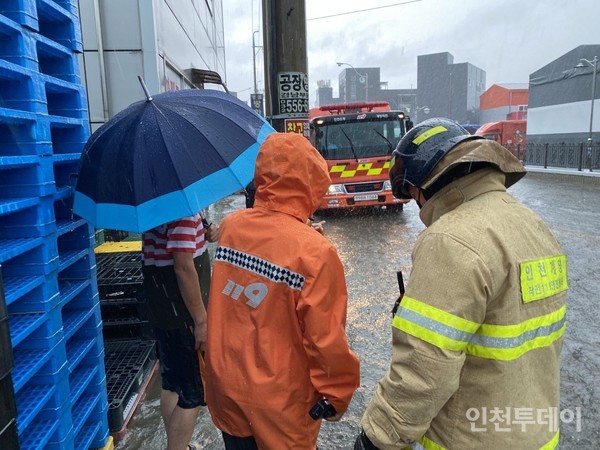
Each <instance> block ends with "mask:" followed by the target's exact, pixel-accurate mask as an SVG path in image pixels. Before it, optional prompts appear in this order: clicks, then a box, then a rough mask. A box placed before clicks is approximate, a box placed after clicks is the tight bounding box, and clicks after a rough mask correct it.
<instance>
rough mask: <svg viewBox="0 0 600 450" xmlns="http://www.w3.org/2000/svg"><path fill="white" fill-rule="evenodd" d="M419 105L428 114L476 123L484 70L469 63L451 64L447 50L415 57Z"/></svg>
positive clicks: (483, 87)
mask: <svg viewBox="0 0 600 450" xmlns="http://www.w3.org/2000/svg"><path fill="white" fill-rule="evenodd" d="M417 88H418V93H419V96H418V99H419V104H418V105H417V106H418V107H419V108H427V109H428V110H429V115H428V116H429V117H448V118H450V119H453V120H456V121H457V122H460V123H478V121H479V97H480V96H481V94H482V93H483V92H484V91H485V71H484V70H482V69H480V68H478V67H476V66H474V65H473V64H470V63H458V64H455V63H454V56H452V55H451V54H450V53H448V52H443V53H434V54H430V55H419V56H418V57H417Z"/></svg>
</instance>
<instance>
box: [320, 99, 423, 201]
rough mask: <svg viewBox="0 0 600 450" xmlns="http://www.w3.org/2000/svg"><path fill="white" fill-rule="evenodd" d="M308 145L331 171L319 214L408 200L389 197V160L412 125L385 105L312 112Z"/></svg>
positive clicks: (354, 105)
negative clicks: (320, 156) (321, 211)
mask: <svg viewBox="0 0 600 450" xmlns="http://www.w3.org/2000/svg"><path fill="white" fill-rule="evenodd" d="M310 115H311V121H310V132H311V142H312V144H313V145H314V147H315V148H316V149H317V150H318V151H319V153H321V155H323V157H324V158H325V160H326V161H327V165H328V166H329V175H330V176H331V181H332V184H331V186H330V187H329V192H328V193H327V194H326V195H325V198H324V199H323V202H322V203H321V206H320V208H319V209H334V208H357V207H365V206H370V207H373V206H379V207H381V206H385V207H386V208H387V209H391V210H401V209H402V206H403V204H404V203H406V202H408V200H401V199H397V198H395V197H394V196H393V195H392V191H391V185H390V181H389V178H388V176H389V175H388V174H389V167H390V158H391V154H392V152H393V151H394V149H395V148H396V145H397V144H398V141H399V140H400V138H401V137H402V136H403V135H404V134H405V133H406V131H408V129H410V127H411V126H412V122H411V121H410V118H409V117H408V116H406V115H405V114H404V113H403V112H402V111H391V110H390V106H389V103H388V102H360V103H345V104H339V105H328V106H321V107H320V108H313V109H312V110H311V114H310Z"/></svg>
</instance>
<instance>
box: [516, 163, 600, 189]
mask: <svg viewBox="0 0 600 450" xmlns="http://www.w3.org/2000/svg"><path fill="white" fill-rule="evenodd" d="M525 169H527V176H528V177H532V178H533V177H535V178H545V177H547V176H551V177H552V178H554V179H558V180H560V181H567V182H576V183H581V184H587V185H600V172H590V171H589V170H585V171H584V170H582V171H579V170H577V169H563V168H560V167H550V168H547V169H545V168H544V167H542V166H525Z"/></svg>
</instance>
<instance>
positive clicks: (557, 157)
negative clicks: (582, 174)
mask: <svg viewBox="0 0 600 450" xmlns="http://www.w3.org/2000/svg"><path fill="white" fill-rule="evenodd" d="M507 148H508V149H509V150H510V151H511V152H512V153H513V154H514V155H515V156H516V157H517V158H519V159H520V160H522V161H523V163H524V164H525V165H532V166H540V167H544V168H548V167H555V168H565V169H577V170H579V171H583V170H589V171H594V170H600V143H594V144H592V145H589V144H587V143H580V144H549V143H546V144H527V145H521V144H518V145H514V146H512V147H511V146H507Z"/></svg>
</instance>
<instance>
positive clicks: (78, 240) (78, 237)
mask: <svg viewBox="0 0 600 450" xmlns="http://www.w3.org/2000/svg"><path fill="white" fill-rule="evenodd" d="M75 222H76V223H77V224H78V226H77V227H72V229H71V230H69V231H65V230H64V228H60V227H61V225H62V222H61V223H60V224H59V231H58V232H59V237H58V250H59V252H62V251H65V250H77V249H83V248H92V247H94V245H95V239H96V235H95V232H94V229H93V228H92V227H91V226H90V225H89V224H88V222H86V221H84V220H77V221H75ZM61 233H62V234H61Z"/></svg>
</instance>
